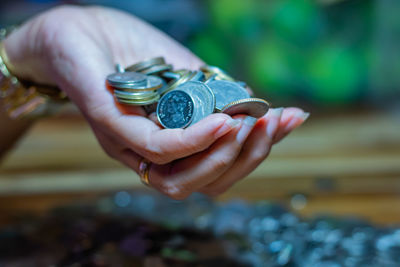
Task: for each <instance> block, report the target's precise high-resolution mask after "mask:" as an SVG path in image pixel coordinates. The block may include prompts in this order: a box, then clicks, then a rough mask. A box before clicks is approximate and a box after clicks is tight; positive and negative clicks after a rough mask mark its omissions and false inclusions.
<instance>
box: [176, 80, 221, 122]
mask: <svg viewBox="0 0 400 267" xmlns="http://www.w3.org/2000/svg"><path fill="white" fill-rule="evenodd" d="M176 90H181V91H184V92H186V93H188V94H189V95H190V96H191V97H192V99H193V101H194V108H195V111H194V115H193V120H192V122H191V123H190V125H193V124H195V123H196V122H198V121H200V120H201V119H203V118H205V117H207V116H208V115H210V114H212V113H213V112H214V109H215V96H214V93H213V92H212V90H211V89H210V88H209V87H208V86H207V85H206V84H204V83H202V82H197V81H189V82H185V83H183V84H181V85H180V86H178V87H177V88H176Z"/></svg>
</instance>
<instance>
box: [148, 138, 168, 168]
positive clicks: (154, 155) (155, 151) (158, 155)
mask: <svg viewBox="0 0 400 267" xmlns="http://www.w3.org/2000/svg"><path fill="white" fill-rule="evenodd" d="M142 154H143V156H144V157H145V158H147V159H148V160H150V161H151V162H153V163H155V164H159V165H162V164H166V163H168V160H167V158H166V155H165V153H163V151H161V149H160V148H159V147H158V146H155V145H154V144H152V143H151V141H148V142H147V143H146V145H145V147H144V148H143V150H142Z"/></svg>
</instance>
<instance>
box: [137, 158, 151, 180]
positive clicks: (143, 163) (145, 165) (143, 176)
mask: <svg viewBox="0 0 400 267" xmlns="http://www.w3.org/2000/svg"><path fill="white" fill-rule="evenodd" d="M150 167H151V161H148V160H147V159H145V158H142V159H141V160H140V162H139V176H140V180H141V181H142V183H143V184H145V185H146V186H149V185H150V182H149V172H150Z"/></svg>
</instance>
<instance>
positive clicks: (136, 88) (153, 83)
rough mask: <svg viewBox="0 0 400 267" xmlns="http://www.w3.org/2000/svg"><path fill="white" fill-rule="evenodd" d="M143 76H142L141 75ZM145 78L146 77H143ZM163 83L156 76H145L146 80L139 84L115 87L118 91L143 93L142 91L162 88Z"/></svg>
mask: <svg viewBox="0 0 400 267" xmlns="http://www.w3.org/2000/svg"><path fill="white" fill-rule="evenodd" d="M143 75H144V74H143ZM145 76H146V75H145ZM163 85H164V81H163V80H162V79H161V78H160V77H157V76H146V80H145V82H144V83H141V84H122V85H119V86H115V87H117V88H118V89H122V90H123V91H127V92H144V91H154V90H158V89H160V88H162V87H163Z"/></svg>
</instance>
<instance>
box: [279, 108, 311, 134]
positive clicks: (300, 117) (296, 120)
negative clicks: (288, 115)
mask: <svg viewBox="0 0 400 267" xmlns="http://www.w3.org/2000/svg"><path fill="white" fill-rule="evenodd" d="M309 116H310V113H308V112H303V111H301V112H299V113H296V114H295V115H294V116H293V118H292V119H291V120H290V122H289V123H288V124H287V125H286V127H285V129H286V130H287V131H290V130H293V129H295V128H297V127H299V126H300V125H301V124H302V123H303V122H304V121H305V120H307V118H308V117H309Z"/></svg>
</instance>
